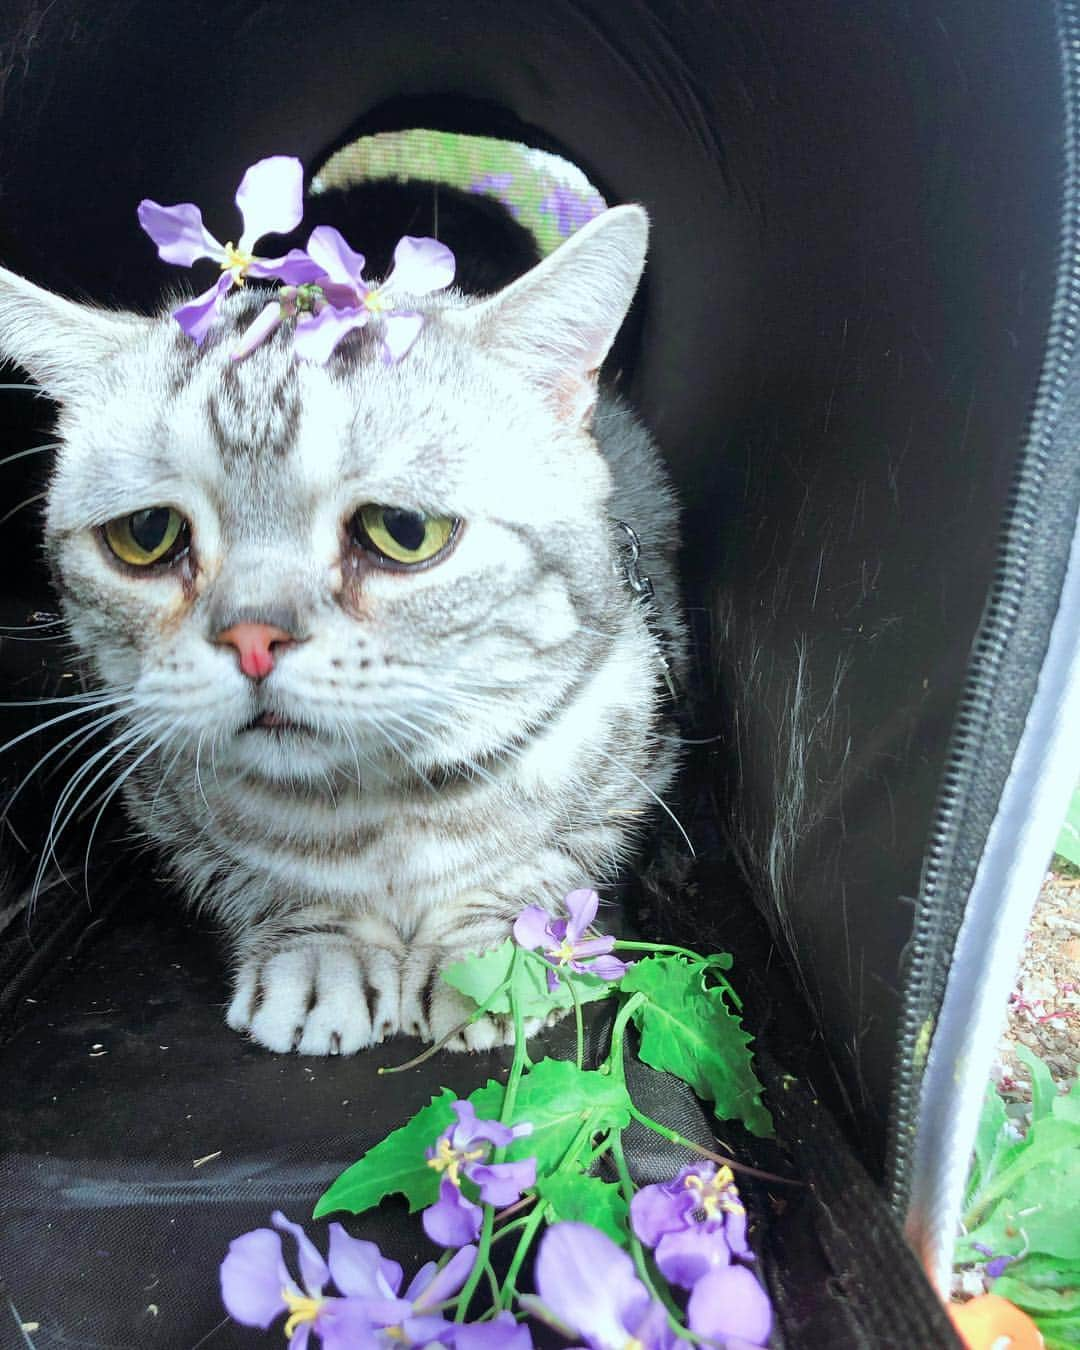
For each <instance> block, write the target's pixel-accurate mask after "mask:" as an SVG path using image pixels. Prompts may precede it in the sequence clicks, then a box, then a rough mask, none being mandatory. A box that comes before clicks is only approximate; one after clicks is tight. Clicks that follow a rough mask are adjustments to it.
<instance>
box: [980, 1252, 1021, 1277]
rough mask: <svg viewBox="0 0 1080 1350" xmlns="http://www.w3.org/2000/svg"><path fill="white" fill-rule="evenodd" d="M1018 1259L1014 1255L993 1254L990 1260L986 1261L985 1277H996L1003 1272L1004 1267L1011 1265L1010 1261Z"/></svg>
mask: <svg viewBox="0 0 1080 1350" xmlns="http://www.w3.org/2000/svg"><path fill="white" fill-rule="evenodd" d="M1018 1259H1019V1258H1018V1257H1015V1256H995V1257H994V1259H993V1260H992V1261H987V1263H986V1277H987V1279H990V1280H996V1279H998V1278H999V1277H1000V1276H1001V1275H1003V1274H1004V1272H1005V1267H1006V1266H1011V1265H1012V1263H1013V1262H1014V1261H1016V1260H1018Z"/></svg>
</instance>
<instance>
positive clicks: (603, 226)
mask: <svg viewBox="0 0 1080 1350" xmlns="http://www.w3.org/2000/svg"><path fill="white" fill-rule="evenodd" d="M648 242H649V217H648V216H647V215H646V213H645V211H644V209H643V208H642V207H640V206H615V207H612V208H611V209H610V210H609V211H604V212H603V213H602V214H601V215H599V216H596V217H594V219H592V220H591V221H589V223H588V224H587V225H584V226H583V227H582V228H581V229H580V230H578V231H577V233H576V234H573V235H571V237H570V238H569V239H568V240H567V241H566V243H565V244H562V245H561V246H560V247H559V248H557V249H556V250H555V252H554V253H551V254H549V255H548V257H546V258H545V259H544V261H543V262H541V263H539V264H538V265H537V266H536V267H534V268H532V270H531V271H529V272H526V273H525V275H524V276H523V277H519V278H518V280H517V281H515V282H513V283H512V284H511V285H509V286H507V287H506V288H505V289H504V290H502V291H499V292H498V293H497V294H495V295H492V296H489V297H488V298H487V299H485V300H482V301H480V303H479V304H477V305H473V306H471V307H470V308H469V309H467V310H459V311H457V312H456V313H453V319H454V320H459V321H460V322H462V323H464V324H465V325H473V326H474V331H475V333H476V335H477V337H478V338H479V340H480V341H482V342H483V343H484V345H485V346H487V347H489V349H490V350H492V351H494V352H497V353H498V354H499V355H500V356H501V357H505V359H507V360H509V361H512V362H513V363H514V364H515V366H517V367H520V369H521V371H522V373H523V374H524V375H525V376H526V378H529V379H532V380H533V381H534V382H537V383H539V384H540V386H541V387H542V389H543V390H544V392H545V394H547V395H548V397H549V399H550V401H551V402H552V403H553V405H554V407H555V408H556V410H557V412H558V414H559V416H560V417H562V418H564V419H565V420H567V421H569V422H573V423H584V422H587V421H588V419H589V418H590V417H591V416H592V410H593V405H594V404H595V402H596V379H597V374H598V372H599V369H600V365H601V363H602V362H603V360H604V357H605V356H607V354H608V351H609V350H610V348H611V344H612V343H613V342H614V341H615V335H616V334H617V333H618V331H619V329H620V327H621V326H622V322H623V320H624V319H625V318H626V313H627V310H629V308H630V302H631V301H632V300H633V298H634V292H635V291H636V290H637V286H638V282H639V281H640V280H641V273H642V270H643V269H644V266H645V251H646V248H647V246H648Z"/></svg>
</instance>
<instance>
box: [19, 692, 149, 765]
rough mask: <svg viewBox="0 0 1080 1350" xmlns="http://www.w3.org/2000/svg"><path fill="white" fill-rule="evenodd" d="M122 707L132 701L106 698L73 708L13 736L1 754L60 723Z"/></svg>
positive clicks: (20, 705)
mask: <svg viewBox="0 0 1080 1350" xmlns="http://www.w3.org/2000/svg"><path fill="white" fill-rule="evenodd" d="M7 706H8V707H11V706H14V707H22V706H24V705H22V704H14V705H11V704H8V705H7ZM121 706H130V700H128V699H125V698H115V699H110V698H105V699H101V700H100V701H99V702H94V703H92V704H88V705H86V706H83V707H79V708H73V709H71V710H70V711H68V712H65V713H60V714H58V715H57V716H56V717H50V718H49V720H48V721H47V722H39V723H38V725H37V726H33V727H31V728H30V729H29V730H28V731H23V732H20V733H19V735H18V736H13V737H12V738H11V740H10V741H5V742H4V744H3V745H0V754H4V753H5V752H6V751H8V750H11V749H13V748H14V747H15V746H16V745H19V744H20V743H21V742H22V741H25V740H27V739H28V738H29V737H30V736H37V735H40V734H41V732H43V731H48V730H49V728H50V727H54V726H56V725H57V724H58V723H60V722H67V721H69V720H70V719H71V718H72V717H83V716H85V715H86V714H87V713H91V712H97V711H98V710H99V709H100V708H106V707H121Z"/></svg>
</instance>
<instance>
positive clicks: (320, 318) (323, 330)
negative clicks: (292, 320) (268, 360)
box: [295, 305, 369, 366]
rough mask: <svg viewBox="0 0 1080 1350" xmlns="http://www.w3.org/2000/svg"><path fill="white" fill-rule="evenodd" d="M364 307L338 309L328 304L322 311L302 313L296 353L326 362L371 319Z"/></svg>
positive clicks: (298, 325)
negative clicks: (346, 339)
mask: <svg viewBox="0 0 1080 1350" xmlns="http://www.w3.org/2000/svg"><path fill="white" fill-rule="evenodd" d="M368 317H369V316H368V312H367V310H364V309H335V308H334V306H333V305H327V306H326V307H325V309H321V310H320V311H319V313H318V314H301V315H300V317H299V318H298V319H297V321H296V338H295V348H296V354H297V356H299V357H302V358H303V360H305V361H314V362H316V364H318V365H320V366H324V365H325V364H326V363H327V361H329V359H330V355H331V353H332V352H333V350H334V348H335V347H336V346H337V345H338V343H339V342H340V341H341V340H342V338H344V337H345V336H346V335H347V334H349V333H351V332H352V331H353V329H354V328H363V326H364V325H365V324H366V323H367V321H368Z"/></svg>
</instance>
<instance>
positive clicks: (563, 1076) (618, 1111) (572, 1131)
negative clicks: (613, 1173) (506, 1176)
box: [469, 1059, 630, 1175]
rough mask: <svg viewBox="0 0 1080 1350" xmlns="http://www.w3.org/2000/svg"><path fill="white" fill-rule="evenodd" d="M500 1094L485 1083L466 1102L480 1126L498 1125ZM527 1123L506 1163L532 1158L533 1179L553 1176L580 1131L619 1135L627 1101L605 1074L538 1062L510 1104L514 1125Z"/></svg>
mask: <svg viewBox="0 0 1080 1350" xmlns="http://www.w3.org/2000/svg"><path fill="white" fill-rule="evenodd" d="M505 1091H506V1089H505V1088H504V1087H503V1085H502V1084H501V1083H496V1082H494V1081H491V1082H489V1083H487V1084H486V1085H485V1086H484V1087H482V1088H477V1090H476V1091H475V1092H473V1093H472V1094H471V1095H470V1097H469V1101H470V1102H472V1104H473V1106H474V1107H475V1108H476V1114H477V1115H478V1116H479V1117H480V1118H481V1119H482V1120H498V1118H499V1114H500V1112H501V1111H502V1104H503V1096H504V1094H505ZM525 1120H527V1121H530V1122H531V1124H532V1127H533V1130H532V1133H531V1134H528V1135H526V1136H525V1137H524V1138H522V1139H515V1140H514V1142H513V1143H512V1144H510V1146H509V1147H508V1148H507V1150H506V1157H507V1160H508V1161H509V1162H516V1161H517V1160H518V1159H519V1158H533V1157H535V1158H536V1166H537V1173H538V1175H544V1174H548V1173H551V1172H554V1171H555V1169H556V1168H557V1167H558V1166H559V1165H560V1163H561V1162H562V1161H563V1158H564V1157H565V1155H566V1152H567V1150H568V1149H569V1148H570V1146H571V1144H573V1143H574V1141H575V1140H576V1139H577V1138H578V1135H579V1134H580V1133H581V1132H582V1131H583V1130H584V1131H585V1132H586V1134H587V1135H588V1137H589V1138H592V1136H593V1135H595V1134H599V1133H600V1132H601V1131H602V1130H607V1129H620V1130H621V1129H623V1128H625V1126H626V1125H628V1124H629V1122H630V1097H629V1095H628V1093H627V1091H626V1088H625V1087H624V1086H623V1084H622V1083H619V1082H616V1081H615V1080H613V1079H612V1078H610V1077H609V1076H608V1075H607V1074H603V1073H595V1072H593V1071H591V1070H585V1069H579V1068H578V1067H577V1066H576V1065H575V1064H572V1063H571V1062H570V1061H569V1060H564V1059H542V1060H541V1061H540V1063H539V1064H537V1066H536V1067H535V1068H534V1069H532V1070H531V1071H530V1072H529V1073H527V1074H526V1075H525V1077H524V1078H523V1079H522V1080H521V1084H520V1086H519V1087H518V1094H517V1099H516V1101H515V1103H514V1118H513V1120H512V1121H511V1122H510V1123H511V1124H514V1125H517V1124H520V1123H521V1122H522V1121H525Z"/></svg>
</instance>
